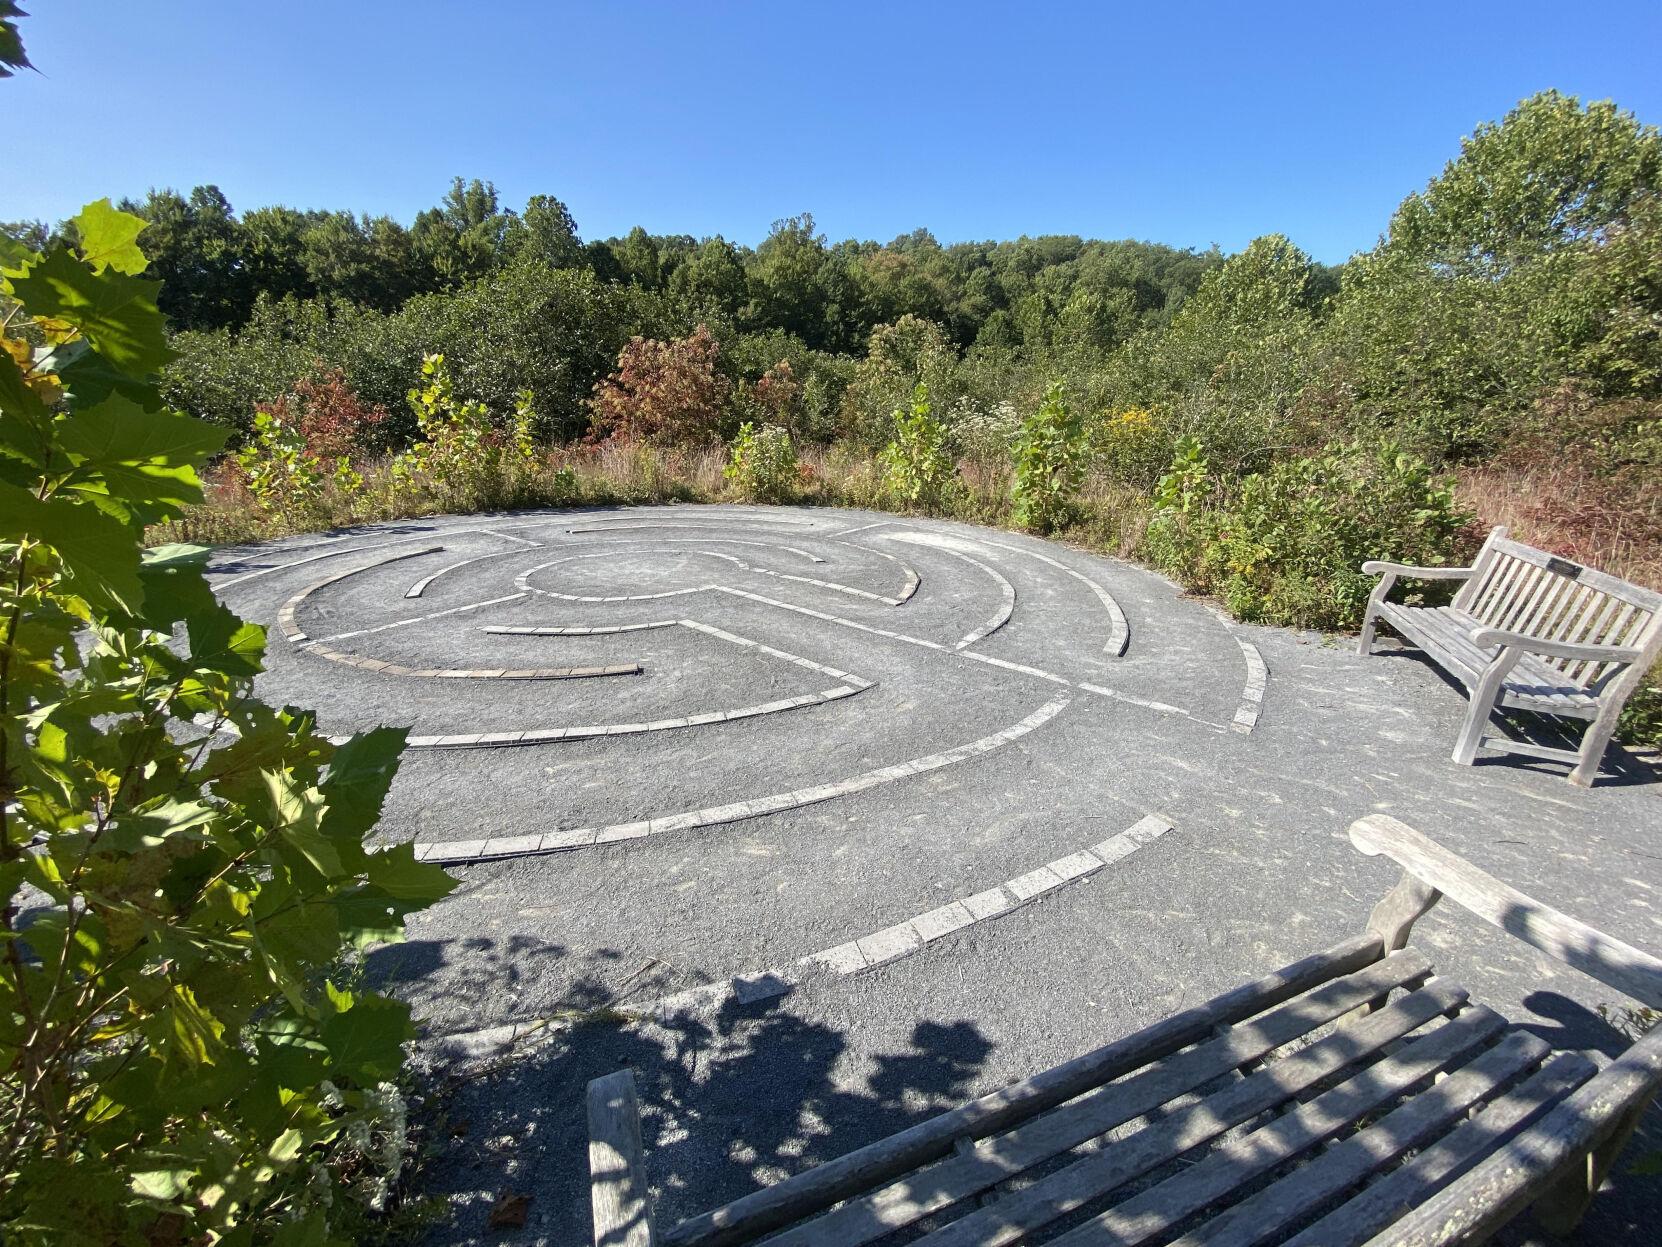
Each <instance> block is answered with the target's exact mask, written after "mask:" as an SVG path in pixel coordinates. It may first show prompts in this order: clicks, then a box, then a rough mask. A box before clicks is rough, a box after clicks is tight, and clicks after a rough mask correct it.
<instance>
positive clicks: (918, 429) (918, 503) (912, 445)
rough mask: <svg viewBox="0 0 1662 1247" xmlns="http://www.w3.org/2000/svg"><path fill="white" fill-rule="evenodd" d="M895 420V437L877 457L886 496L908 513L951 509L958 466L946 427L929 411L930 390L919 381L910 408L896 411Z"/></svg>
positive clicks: (957, 485) (955, 490)
mask: <svg viewBox="0 0 1662 1247" xmlns="http://www.w3.org/2000/svg"><path fill="white" fill-rule="evenodd" d="M893 420H894V436H893V437H892V438H890V440H889V444H888V445H887V446H885V447H884V448H883V450H882V453H881V454H880V455H879V456H878V460H879V463H880V464H881V466H882V470H883V491H884V493H885V494H887V495H888V496H889V497H890V498H892V499H893V500H894V501H895V502H897V503H898V504H899V505H900V506H902V507H904V508H906V509H908V510H915V511H922V512H924V513H925V514H928V515H934V514H938V513H939V512H942V511H945V510H948V509H949V508H950V507H951V504H952V500H953V497H954V496H955V495H956V493H957V491H958V488H959V482H958V472H957V465H956V464H955V463H954V462H953V459H952V455H951V454H949V453H948V451H947V448H946V447H947V432H946V426H945V425H943V424H942V423H941V422H940V421H939V420H937V419H935V416H934V414H933V411H932V409H931V408H930V405H929V387H928V386H927V385H925V384H924V383H923V382H921V381H920V382H918V384H917V386H916V387H915V388H914V389H913V391H912V406H911V408H910V409H909V410H907V409H902V408H896V409H895V412H894V415H893Z"/></svg>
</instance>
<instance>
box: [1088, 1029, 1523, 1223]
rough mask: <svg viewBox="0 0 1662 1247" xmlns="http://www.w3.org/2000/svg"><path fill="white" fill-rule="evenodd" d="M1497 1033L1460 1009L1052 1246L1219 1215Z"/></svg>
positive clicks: (1465, 1057)
mask: <svg viewBox="0 0 1662 1247" xmlns="http://www.w3.org/2000/svg"><path fill="white" fill-rule="evenodd" d="M1505 1029H1506V1019H1505V1018H1502V1017H1500V1016H1498V1015H1497V1014H1494V1013H1492V1012H1490V1011H1489V1010H1488V1009H1484V1008H1481V1007H1478V1008H1475V1009H1468V1010H1467V1011H1466V1012H1465V1013H1464V1014H1462V1015H1461V1016H1460V1018H1459V1019H1457V1020H1456V1021H1455V1022H1452V1023H1450V1024H1449V1025H1448V1026H1445V1027H1443V1028H1442V1029H1440V1030H1437V1031H1433V1032H1432V1033H1431V1034H1429V1035H1425V1036H1423V1037H1421V1038H1418V1039H1416V1040H1414V1041H1413V1042H1412V1043H1409V1044H1408V1045H1406V1046H1405V1047H1404V1048H1402V1049H1401V1050H1400V1051H1398V1052H1396V1053H1394V1054H1393V1055H1392V1056H1390V1057H1388V1058H1387V1059H1385V1060H1383V1061H1380V1062H1378V1063H1377V1064H1375V1065H1373V1066H1371V1067H1369V1068H1368V1069H1366V1070H1364V1071H1362V1072H1361V1073H1360V1074H1357V1075H1356V1076H1355V1077H1353V1078H1350V1079H1348V1080H1346V1081H1345V1082H1344V1083H1342V1084H1340V1085H1339V1086H1337V1087H1333V1088H1331V1089H1330V1090H1328V1091H1325V1092H1323V1093H1322V1094H1321V1095H1319V1096H1317V1097H1316V1098H1315V1099H1313V1100H1311V1101H1310V1102H1309V1103H1308V1104H1307V1105H1302V1106H1300V1108H1299V1109H1298V1110H1295V1115H1296V1113H1302V1114H1303V1116H1302V1118H1301V1119H1296V1120H1295V1115H1289V1117H1287V1118H1283V1119H1280V1120H1278V1121H1274V1122H1270V1123H1269V1124H1268V1125H1265V1126H1263V1127H1261V1128H1259V1129H1258V1130H1255V1131H1253V1132H1252V1133H1250V1134H1247V1135H1245V1136H1243V1137H1241V1138H1239V1139H1234V1140H1231V1141H1230V1142H1229V1143H1227V1144H1225V1145H1224V1146H1223V1147H1221V1148H1219V1149H1217V1150H1216V1151H1214V1152H1212V1153H1211V1154H1209V1155H1207V1156H1205V1157H1203V1158H1202V1159H1201V1160H1200V1161H1199V1163H1197V1164H1195V1165H1193V1166H1192V1167H1190V1168H1188V1169H1185V1170H1183V1171H1182V1172H1180V1173H1177V1174H1174V1175H1173V1176H1171V1177H1169V1178H1167V1179H1166V1180H1165V1181H1163V1182H1161V1183H1159V1184H1158V1185H1156V1186H1152V1187H1150V1188H1148V1189H1147V1190H1145V1191H1142V1192H1139V1193H1138V1194H1137V1195H1135V1196H1133V1197H1132V1198H1131V1199H1128V1200H1126V1201H1125V1202H1124V1203H1122V1204H1119V1205H1116V1206H1115V1207H1113V1208H1109V1209H1107V1210H1105V1211H1103V1212H1101V1213H1099V1214H1097V1216H1096V1217H1094V1218H1092V1219H1091V1220H1090V1221H1088V1222H1086V1223H1085V1224H1083V1225H1081V1226H1079V1227H1078V1228H1077V1229H1075V1230H1074V1231H1073V1232H1072V1233H1071V1234H1067V1235H1064V1236H1062V1237H1061V1238H1059V1239H1058V1240H1056V1241H1057V1244H1058V1247H1059V1245H1060V1244H1063V1243H1066V1244H1069V1247H1084V1245H1085V1244H1102V1243H1112V1244H1115V1245H1116V1247H1133V1245H1134V1244H1139V1243H1145V1242H1147V1241H1148V1240H1150V1239H1152V1238H1157V1237H1161V1236H1163V1235H1165V1234H1166V1233H1168V1232H1169V1231H1170V1230H1171V1229H1172V1228H1173V1227H1175V1226H1177V1225H1179V1224H1181V1223H1182V1222H1184V1221H1187V1220H1189V1219H1190V1218H1192V1217H1195V1216H1199V1215H1201V1214H1203V1213H1205V1212H1207V1211H1208V1210H1216V1209H1220V1208H1225V1207H1227V1206H1228V1204H1229V1201H1230V1198H1231V1196H1232V1195H1233V1194H1235V1193H1236V1192H1238V1191H1239V1190H1241V1189H1242V1188H1243V1187H1250V1186H1251V1185H1252V1184H1253V1183H1255V1182H1257V1181H1258V1180H1259V1179H1261V1178H1262V1177H1264V1175H1266V1174H1268V1173H1270V1172H1272V1171H1273V1170H1275V1169H1277V1168H1279V1167H1280V1166H1281V1165H1283V1164H1285V1163H1287V1162H1288V1161H1289V1160H1291V1159H1293V1158H1295V1157H1296V1156H1297V1155H1298V1154H1299V1153H1300V1152H1304V1151H1308V1150H1310V1149H1312V1148H1314V1147H1316V1146H1318V1145H1319V1144H1321V1143H1322V1142H1324V1141H1326V1140H1328V1139H1330V1138H1332V1137H1333V1136H1334V1135H1336V1134H1338V1133H1340V1132H1342V1131H1343V1130H1345V1129H1346V1128H1347V1127H1348V1126H1350V1125H1351V1124H1353V1123H1354V1122H1356V1121H1358V1120H1359V1119H1361V1118H1363V1117H1365V1116H1367V1115H1368V1114H1370V1113H1374V1112H1378V1111H1379V1110H1380V1109H1382V1108H1384V1107H1385V1106H1386V1105H1388V1104H1390V1103H1391V1102H1393V1101H1394V1100H1396V1099H1398V1098H1400V1097H1401V1096H1402V1095H1404V1094H1405V1093H1407V1092H1408V1091H1409V1090H1411V1089H1412V1088H1413V1087H1414V1085H1415V1084H1416V1083H1421V1082H1424V1081H1425V1080H1426V1079H1428V1078H1430V1077H1432V1076H1434V1075H1435V1074H1437V1073H1439V1072H1442V1071H1444V1070H1446V1069H1448V1068H1449V1067H1451V1066H1457V1065H1460V1064H1462V1063H1463V1062H1465V1061H1468V1060H1470V1059H1471V1058H1472V1056H1473V1055H1474V1054H1476V1053H1477V1052H1478V1051H1479V1050H1480V1049H1481V1048H1482V1047H1483V1046H1484V1045H1485V1044H1487V1043H1489V1042H1490V1041H1491V1040H1493V1039H1494V1038H1495V1036H1496V1035H1498V1034H1500V1033H1501V1032H1502V1031H1504V1030H1505Z"/></svg>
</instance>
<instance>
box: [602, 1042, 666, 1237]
mask: <svg viewBox="0 0 1662 1247" xmlns="http://www.w3.org/2000/svg"><path fill="white" fill-rule="evenodd" d="M588 1108H589V1202H590V1204H591V1206H592V1207H593V1210H594V1243H595V1247H652V1210H651V1205H650V1204H649V1203H648V1195H647V1189H646V1170H645V1167H644V1165H643V1163H642V1149H641V1110H640V1102H639V1101H638V1100H637V1099H636V1098H635V1075H634V1071H632V1070H626V1069H623V1070H618V1071H617V1073H615V1074H607V1075H606V1076H605V1077H604V1078H596V1079H595V1080H594V1081H593V1082H591V1083H589V1096H588Z"/></svg>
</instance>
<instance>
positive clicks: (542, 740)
mask: <svg viewBox="0 0 1662 1247" xmlns="http://www.w3.org/2000/svg"><path fill="white" fill-rule="evenodd" d="M650 628H688V629H691V630H692V631H694V632H699V633H703V634H704V635H705V636H710V637H714V638H715V639H716V640H718V641H725V642H727V643H728V644H729V645H737V646H740V647H741V648H745V649H754V650H756V651H757V652H758V653H762V654H766V655H768V656H769V657H770V658H778V659H780V660H782V661H784V662H788V663H791V664H792V665H794V666H798V667H805V668H807V669H808V670H809V671H814V672H817V673H818V674H820V675H826V676H830V677H831V678H832V679H833V680H841V681H842V683H841V684H839V685H838V686H837V687H835V688H828V689H823V690H821V691H820V692H817V693H803V694H801V695H799V696H797V697H786V698H782V699H780V700H778V701H769V702H762V703H760V704H758V705H754V706H741V707H739V708H738V709H736V710H716V711H711V712H709V713H706V714H693V715H682V716H678V717H676V718H670V719H655V720H652V721H651V722H645V723H596V724H590V725H587V726H583V727H551V728H533V729H530V730H527V731H519V732H474V733H463V734H460V735H448V736H412V737H410V738H409V739H408V740H407V741H405V742H404V745H405V748H407V749H500V748H508V747H513V746H521V745H546V744H552V743H554V742H555V741H565V740H585V739H590V738H593V737H596V736H634V735H638V734H639V733H642V732H663V731H671V730H674V729H676V728H684V727H699V726H702V725H704V724H709V723H731V722H733V721H734V720H736V719H752V718H756V717H758V716H760V715H765V714H778V713H780V712H782V711H786V710H798V709H801V708H802V707H804V706H820V705H824V704H825V703H826V702H832V701H840V700H841V699H842V698H844V697H852V696H854V694H856V693H859V692H863V691H865V690H866V689H868V688H871V687H872V686H873V681H871V680H868V679H866V678H865V677H864V676H858V675H855V674H854V673H853V672H849V671H842V670H840V669H838V668H836V667H828V666H826V665H825V664H824V663H818V662H815V661H814V660H813V659H811V658H804V657H802V656H801V655H800V654H790V653H786V652H785V651H784V650H782V649H774V648H773V646H771V645H763V644H762V643H761V642H760V641H753V640H751V639H750V638H749V637H742V636H739V635H738V634H737V633H733V632H727V631H724V630H723V629H721V628H716V627H713V626H711V625H710V624H706V623H700V622H699V621H697V620H694V619H666V620H660V621H657V622H654V623H645V624H619V625H616V626H613V627H609V628H608V627H602V628H579V627H566V628H551V627H543V626H538V625H524V626H514V625H497V626H491V627H487V628H485V629H484V631H485V632H488V633H491V634H492V635H495V636H594V635H602V634H607V633H619V632H644V631H646V630H648V629H650ZM572 670H576V671H581V672H582V673H584V674H586V675H633V674H638V673H639V672H640V670H641V667H640V664H639V663H634V664H630V665H628V666H624V667H587V668H573V669H572ZM468 674H477V675H480V676H484V677H486V678H490V677H492V676H493V675H495V673H493V672H488V671H487V672H476V673H468ZM499 678H509V679H512V678H514V676H513V673H512V672H507V673H505V674H504V676H503V677H499ZM519 678H521V679H529V678H532V677H529V676H521V677H519Z"/></svg>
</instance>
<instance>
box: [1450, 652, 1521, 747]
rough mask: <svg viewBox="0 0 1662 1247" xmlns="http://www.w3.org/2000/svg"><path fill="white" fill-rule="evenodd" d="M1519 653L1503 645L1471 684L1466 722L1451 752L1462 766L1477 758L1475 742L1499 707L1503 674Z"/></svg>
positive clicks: (1481, 739)
mask: <svg viewBox="0 0 1662 1247" xmlns="http://www.w3.org/2000/svg"><path fill="white" fill-rule="evenodd" d="M1522 657H1523V651H1522V650H1519V649H1514V648H1513V647H1512V646H1510V645H1505V646H1502V647H1501V651H1500V653H1498V654H1496V655H1495V657H1494V659H1493V660H1492V661H1491V662H1490V663H1489V665H1488V666H1487V667H1485V668H1484V669H1483V675H1482V677H1481V678H1480V679H1479V680H1478V682H1477V683H1476V684H1475V685H1474V686H1473V687H1472V702H1471V708H1470V709H1469V710H1467V712H1466V723H1465V726H1463V727H1462V728H1461V729H1460V739H1459V740H1457V741H1456V742H1455V744H1454V753H1453V755H1452V756H1453V758H1454V760H1455V761H1456V762H1458V763H1459V764H1460V765H1461V766H1470V765H1471V764H1472V763H1473V762H1474V761H1476V759H1477V750H1478V746H1480V745H1481V744H1482V743H1483V729H1484V728H1486V727H1488V726H1489V716H1490V715H1491V714H1493V713H1494V712H1495V711H1496V710H1497V709H1499V707H1500V695H1501V692H1502V690H1503V688H1504V687H1505V684H1506V677H1507V676H1509V675H1511V674H1512V668H1513V667H1516V666H1517V665H1518V659H1520V658H1522Z"/></svg>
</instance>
